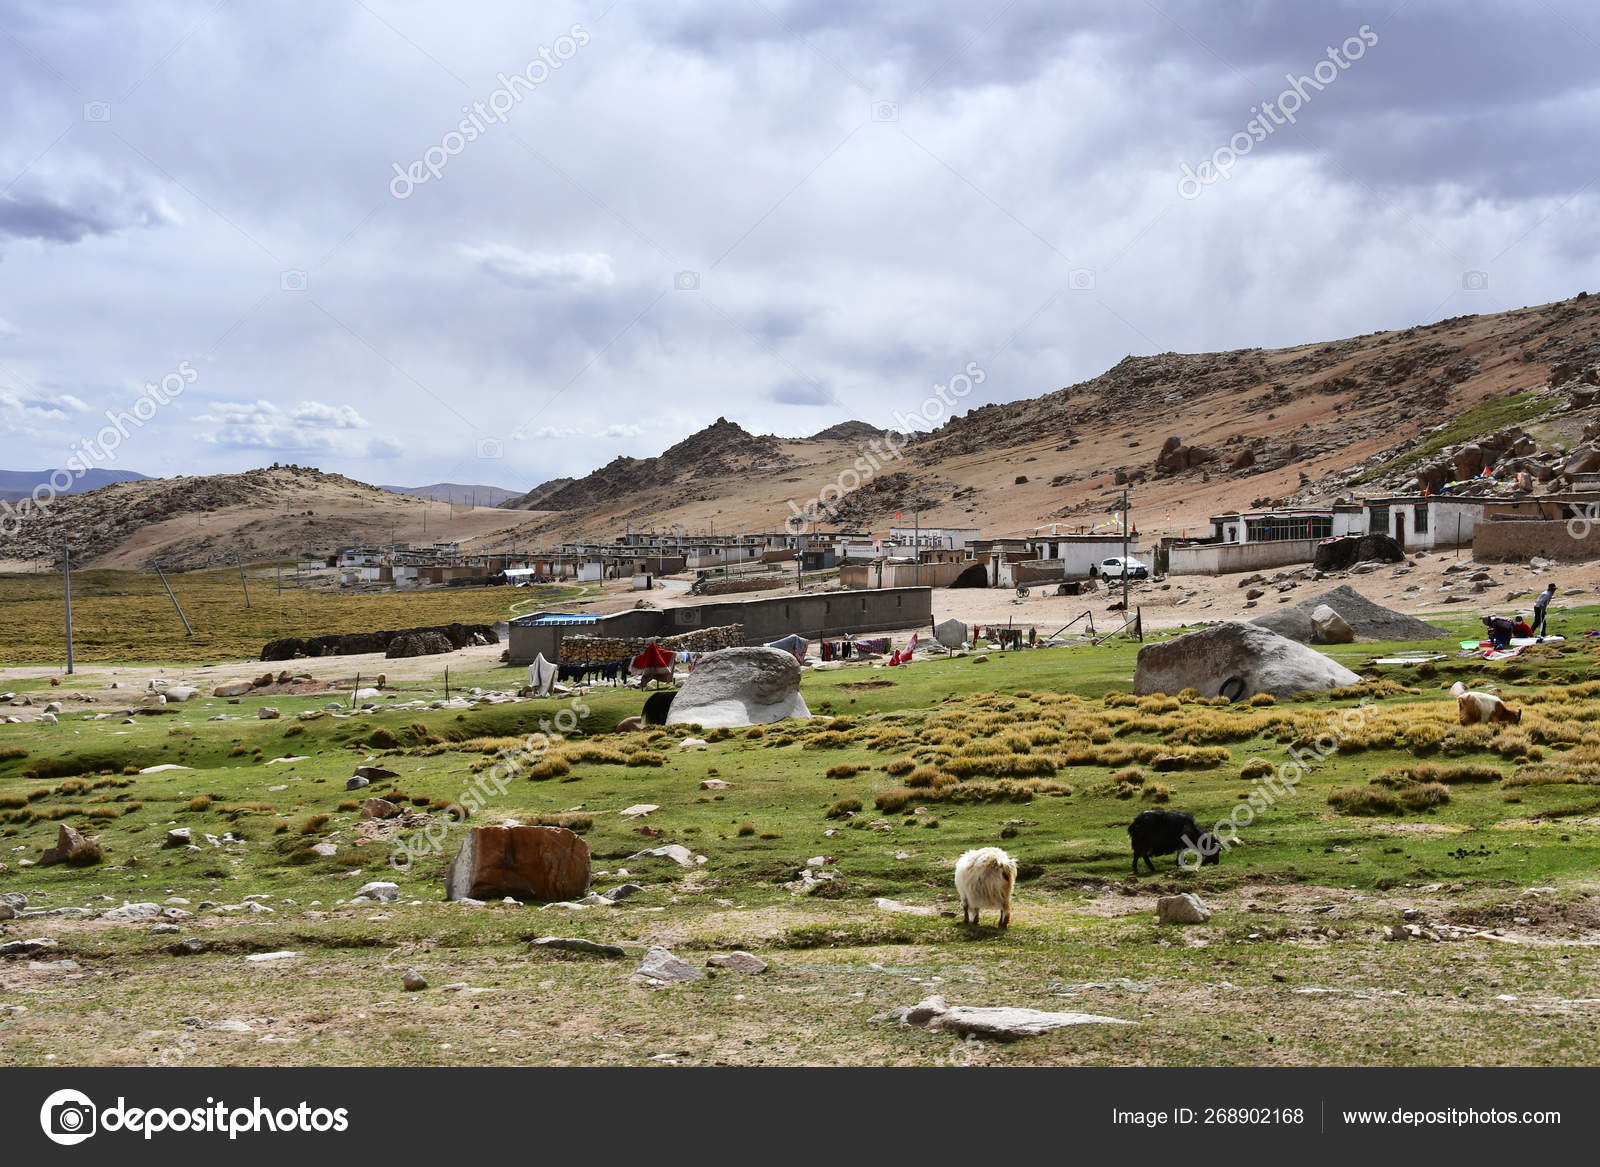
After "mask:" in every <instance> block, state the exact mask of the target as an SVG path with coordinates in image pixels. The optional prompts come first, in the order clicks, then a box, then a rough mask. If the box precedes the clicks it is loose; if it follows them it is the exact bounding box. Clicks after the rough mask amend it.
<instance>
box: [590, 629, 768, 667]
mask: <svg viewBox="0 0 1600 1167" xmlns="http://www.w3.org/2000/svg"><path fill="white" fill-rule="evenodd" d="M656 643H657V644H659V645H660V646H661V647H662V648H664V649H666V650H667V651H668V652H715V651H716V650H717V649H719V648H739V647H741V646H743V644H744V625H742V624H724V625H722V626H720V627H717V628H697V629H695V630H694V631H693V632H685V633H682V634H681V635H679V636H663V637H660V638H659V639H657V641H656ZM649 646H650V640H649V638H643V639H641V638H639V637H631V636H630V637H618V636H565V637H563V638H562V640H561V663H562V664H582V663H583V662H585V661H613V660H621V659H622V658H623V657H628V658H630V659H631V658H633V657H636V656H638V655H639V654H640V653H641V652H643V651H644V650H645V649H646V648H648V647H649Z"/></svg>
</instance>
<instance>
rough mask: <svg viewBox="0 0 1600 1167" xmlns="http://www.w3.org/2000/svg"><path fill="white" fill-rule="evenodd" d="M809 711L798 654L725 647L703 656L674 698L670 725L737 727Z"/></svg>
mask: <svg viewBox="0 0 1600 1167" xmlns="http://www.w3.org/2000/svg"><path fill="white" fill-rule="evenodd" d="M810 716H811V710H809V709H807V708H806V702H805V698H804V697H802V696H800V662H799V661H797V660H795V659H794V656H793V654H791V653H787V652H784V651H783V650H782V649H779V648H766V647H746V648H724V649H721V650H719V651H717V652H712V653H707V654H706V655H705V656H703V657H701V658H700V660H699V662H698V663H697V664H696V665H695V666H694V672H692V673H690V674H689V679H688V680H687V681H685V682H684V685H683V688H682V689H679V690H678V695H677V696H676V697H674V698H673V699H672V708H671V709H670V710H669V711H668V713H667V724H668V725H702V726H704V727H705V728H707V729H736V728H738V727H740V726H746V725H766V724H767V723H768V722H773V721H782V720H783V719H784V718H786V717H810Z"/></svg>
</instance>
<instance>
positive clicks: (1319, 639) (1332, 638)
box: [1311, 604, 1356, 644]
mask: <svg viewBox="0 0 1600 1167" xmlns="http://www.w3.org/2000/svg"><path fill="white" fill-rule="evenodd" d="M1311 628H1312V633H1311V643H1312V644H1349V643H1350V642H1351V641H1352V640H1354V639H1355V638H1356V632H1355V629H1354V628H1351V627H1350V625H1349V624H1347V623H1345V618H1344V617H1343V616H1341V615H1339V613H1337V612H1335V611H1334V610H1333V609H1332V608H1330V607H1328V605H1326V604H1318V605H1317V606H1316V608H1315V609H1313V610H1312V613H1311Z"/></svg>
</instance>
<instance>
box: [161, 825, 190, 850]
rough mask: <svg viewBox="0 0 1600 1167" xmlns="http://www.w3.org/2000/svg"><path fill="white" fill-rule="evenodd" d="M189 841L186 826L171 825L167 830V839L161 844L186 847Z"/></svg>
mask: <svg viewBox="0 0 1600 1167" xmlns="http://www.w3.org/2000/svg"><path fill="white" fill-rule="evenodd" d="M191 841H192V840H191V839H190V838H189V828H188V827H173V828H172V829H171V830H170V831H168V832H167V841H166V842H165V843H163V844H162V846H164V847H187V846H188V845H189V843H190V842H191Z"/></svg>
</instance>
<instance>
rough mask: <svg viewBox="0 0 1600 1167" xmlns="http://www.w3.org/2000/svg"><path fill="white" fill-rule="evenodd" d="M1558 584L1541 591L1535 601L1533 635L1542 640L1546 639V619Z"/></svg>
mask: <svg viewBox="0 0 1600 1167" xmlns="http://www.w3.org/2000/svg"><path fill="white" fill-rule="evenodd" d="M1555 594H1556V585H1555V584H1550V585H1548V586H1547V587H1546V588H1545V589H1544V591H1542V592H1540V593H1539V598H1538V599H1537V600H1535V601H1534V602H1533V635H1534V636H1537V637H1538V638H1539V639H1540V640H1543V639H1544V620H1545V615H1546V610H1547V609H1548V608H1549V607H1550V601H1551V600H1552V599H1554V598H1555Z"/></svg>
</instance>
